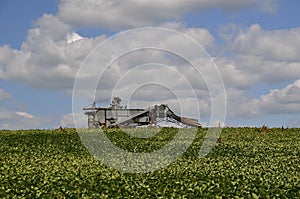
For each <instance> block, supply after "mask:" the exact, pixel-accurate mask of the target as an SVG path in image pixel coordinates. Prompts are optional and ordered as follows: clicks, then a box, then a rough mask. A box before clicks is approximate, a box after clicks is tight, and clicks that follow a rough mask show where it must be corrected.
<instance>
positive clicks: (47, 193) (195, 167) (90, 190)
mask: <svg viewBox="0 0 300 199" xmlns="http://www.w3.org/2000/svg"><path fill="white" fill-rule="evenodd" d="M205 130H206V129H199V131H198V133H197V137H196V139H195V140H194V142H193V144H192V145H191V146H190V148H189V149H188V150H187V151H186V153H185V154H184V155H183V156H182V157H180V158H179V159H178V160H177V161H176V162H174V163H172V164H171V165H169V166H168V167H166V168H163V169H161V170H157V171H155V172H153V173H141V174H131V173H121V172H119V171H117V170H115V169H113V168H108V167H107V166H105V165H103V164H102V163H100V162H98V161H97V160H95V159H94V158H93V157H92V156H91V155H90V154H89V153H88V151H87V150H86V149H85V147H84V146H83V145H82V143H81V141H80V138H79V136H78V135H77V133H76V130H75V129H65V130H64V131H62V130H59V129H58V130H26V131H25V130H24V131H23V130H20V131H6V130H2V131H0V153H1V155H0V182H1V183H0V198H22V197H26V198H125V197H132V198H149V197H151V198H171V197H173V198H183V197H185V198H210V197H213V198H218V197H219V198H221V197H224V198H234V197H235V196H237V197H244V198H258V197H261V198H298V197H299V196H300V129H281V128H280V129H273V128H272V129H262V128H225V129H223V132H222V134H221V137H220V138H219V139H218V143H217V144H216V146H215V148H214V149H213V151H211V153H210V154H209V155H208V156H207V157H206V158H202V159H199V158H198V152H199V149H200V146H201V143H202V140H203V137H204V135H205V133H206V131H205ZM175 133H176V130H174V129H168V128H165V129H162V130H161V131H160V132H159V133H158V135H157V136H155V138H148V139H142V138H132V137H130V136H128V135H127V134H124V133H120V130H118V129H111V130H107V131H106V134H107V135H108V137H109V138H110V139H111V140H113V141H114V142H115V143H116V144H117V145H118V146H120V147H121V148H123V149H127V150H129V151H134V152H143V151H145V152H149V151H151V150H157V149H158V148H159V147H161V146H162V145H163V144H165V143H167V142H168V141H169V140H171V139H172V137H173V136H174V134H175ZM158 146H159V147H158Z"/></svg>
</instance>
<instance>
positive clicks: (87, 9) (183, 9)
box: [58, 0, 276, 29]
mask: <svg viewBox="0 0 300 199" xmlns="http://www.w3.org/2000/svg"><path fill="white" fill-rule="evenodd" d="M275 5H276V4H274V2H273V1H272V0H264V1H259V0H248V1H240V0H201V1H199V0H192V1H182V0H156V1H153V0H127V1H121V0H86V1H80V0H61V1H60V4H59V14H58V15H59V16H60V17H61V18H62V19H64V20H65V21H67V22H68V23H70V24H73V25H79V26H100V27H105V28H111V29H120V28H129V27H141V26H155V25H160V24H161V23H164V22H166V21H171V20H180V19H181V17H183V16H184V15H185V14H188V13H195V12H200V11H202V12H203V11H204V10H209V9H223V10H226V11H237V10H242V9H244V8H248V7H253V6H259V7H260V8H261V10H262V11H265V12H274V11H275V10H276V6H275ZM78 13H80V15H79V14H78Z"/></svg>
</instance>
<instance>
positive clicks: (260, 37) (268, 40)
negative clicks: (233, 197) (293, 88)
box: [233, 24, 300, 62]
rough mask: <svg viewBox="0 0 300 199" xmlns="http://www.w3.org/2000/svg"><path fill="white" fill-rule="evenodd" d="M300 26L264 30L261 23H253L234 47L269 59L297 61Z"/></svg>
mask: <svg viewBox="0 0 300 199" xmlns="http://www.w3.org/2000/svg"><path fill="white" fill-rule="evenodd" d="M299 34H300V28H293V29H289V30H271V31H267V30H263V29H262V28H261V27H260V25H259V24H253V25H251V26H250V27H249V28H248V29H247V30H246V31H243V32H241V33H240V34H239V35H237V37H236V38H235V40H234V43H233V48H234V50H235V51H237V52H238V53H240V54H242V55H252V56H258V57H262V58H264V59H267V60H273V61H285V62H295V61H299V59H300V58H299V57H300V38H299Z"/></svg>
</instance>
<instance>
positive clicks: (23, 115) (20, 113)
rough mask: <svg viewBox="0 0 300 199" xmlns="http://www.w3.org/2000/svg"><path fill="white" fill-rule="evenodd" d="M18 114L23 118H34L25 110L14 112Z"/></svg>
mask: <svg viewBox="0 0 300 199" xmlns="http://www.w3.org/2000/svg"><path fill="white" fill-rule="evenodd" d="M15 113H16V114H17V115H18V116H21V117H23V118H26V119H33V118H34V115H32V114H29V113H26V112H22V111H17V112H15Z"/></svg>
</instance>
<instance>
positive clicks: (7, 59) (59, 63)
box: [0, 14, 106, 89]
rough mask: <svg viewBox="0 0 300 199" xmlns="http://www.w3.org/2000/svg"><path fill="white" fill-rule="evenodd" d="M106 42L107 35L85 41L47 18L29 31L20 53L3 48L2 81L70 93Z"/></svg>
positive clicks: (0, 54)
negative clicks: (97, 48)
mask: <svg viewBox="0 0 300 199" xmlns="http://www.w3.org/2000/svg"><path fill="white" fill-rule="evenodd" d="M104 39H106V36H104V35H100V36H98V37H95V38H84V37H81V36H80V35H78V34H77V33H75V32H73V31H72V29H71V27H70V26H69V25H67V24H65V23H64V22H62V21H61V20H59V19H58V18H57V17H55V16H53V15H48V14H45V15H44V16H42V17H41V18H40V19H39V20H38V21H37V23H36V27H35V28H32V29H30V30H29V31H28V37H27V39H26V41H24V42H23V43H22V46H21V49H20V50H16V49H11V48H10V47H9V46H8V45H5V46H1V47H0V78H2V79H5V80H12V81H16V82H21V83H23V84H27V85H29V86H31V87H35V88H41V89H45V88H46V89H70V88H72V86H73V82H74V77H75V75H76V73H77V70H78V69H79V67H80V65H81V63H82V61H83V60H84V58H85V57H86V56H87V54H88V53H89V52H90V51H91V50H92V49H93V48H94V47H95V45H97V44H98V43H99V42H101V41H103V40H104Z"/></svg>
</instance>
